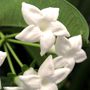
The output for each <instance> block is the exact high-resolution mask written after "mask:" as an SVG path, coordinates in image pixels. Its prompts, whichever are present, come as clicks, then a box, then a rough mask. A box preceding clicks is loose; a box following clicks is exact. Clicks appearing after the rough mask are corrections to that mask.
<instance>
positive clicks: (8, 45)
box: [6, 43, 23, 67]
mask: <svg viewBox="0 0 90 90" xmlns="http://www.w3.org/2000/svg"><path fill="white" fill-rule="evenodd" d="M6 45H7V47H8V49H9V50H10V52H11V54H12V55H13V57H14V58H15V60H16V61H17V63H18V64H19V65H20V67H22V66H23V64H22V62H21V61H20V59H19V58H18V57H17V55H16V54H15V52H14V50H13V49H12V47H11V46H10V44H9V43H6Z"/></svg>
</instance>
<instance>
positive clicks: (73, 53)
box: [54, 35, 87, 71]
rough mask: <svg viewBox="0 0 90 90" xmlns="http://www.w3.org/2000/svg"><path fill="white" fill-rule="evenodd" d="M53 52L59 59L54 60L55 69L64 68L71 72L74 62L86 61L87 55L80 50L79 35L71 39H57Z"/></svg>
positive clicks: (80, 40)
mask: <svg viewBox="0 0 90 90" xmlns="http://www.w3.org/2000/svg"><path fill="white" fill-rule="evenodd" d="M55 50H56V51H55V52H56V54H57V55H58V56H60V58H61V59H60V58H58V59H56V60H54V62H55V63H56V67H57V68H60V67H63V66H66V67H68V68H70V70H71V71H72V69H73V67H74V65H75V62H76V63H81V62H83V61H84V60H86V58H87V55H86V53H85V51H84V50H83V49H82V37H81V35H78V36H74V37H71V38H69V39H67V38H65V37H63V38H62V37H58V38H57V40H56V44H55Z"/></svg>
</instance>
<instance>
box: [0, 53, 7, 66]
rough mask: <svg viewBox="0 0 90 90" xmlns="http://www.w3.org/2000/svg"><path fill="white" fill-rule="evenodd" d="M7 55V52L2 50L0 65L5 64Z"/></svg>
mask: <svg viewBox="0 0 90 90" xmlns="http://www.w3.org/2000/svg"><path fill="white" fill-rule="evenodd" d="M6 56H7V54H6V52H2V51H0V66H1V65H2V64H3V62H4V60H5V58H6Z"/></svg>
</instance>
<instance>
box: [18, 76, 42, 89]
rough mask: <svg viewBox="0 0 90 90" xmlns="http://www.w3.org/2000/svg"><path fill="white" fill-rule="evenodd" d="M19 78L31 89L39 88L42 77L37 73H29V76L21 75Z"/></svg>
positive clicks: (24, 85)
mask: <svg viewBox="0 0 90 90" xmlns="http://www.w3.org/2000/svg"><path fill="white" fill-rule="evenodd" d="M19 79H20V80H21V81H22V83H23V86H21V87H23V88H24V89H26V88H28V89H29V90H32V89H39V88H40V85H41V80H40V77H39V76H37V75H28V76H19Z"/></svg>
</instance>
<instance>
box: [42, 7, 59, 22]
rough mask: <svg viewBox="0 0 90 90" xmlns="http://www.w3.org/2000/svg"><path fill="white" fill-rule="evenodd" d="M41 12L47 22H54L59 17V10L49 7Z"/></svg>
mask: <svg viewBox="0 0 90 90" xmlns="http://www.w3.org/2000/svg"><path fill="white" fill-rule="evenodd" d="M41 12H42V14H43V15H44V17H45V18H46V19H47V20H49V21H55V20H57V18H58V16H59V8H53V7H49V8H45V9H42V10H41Z"/></svg>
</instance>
